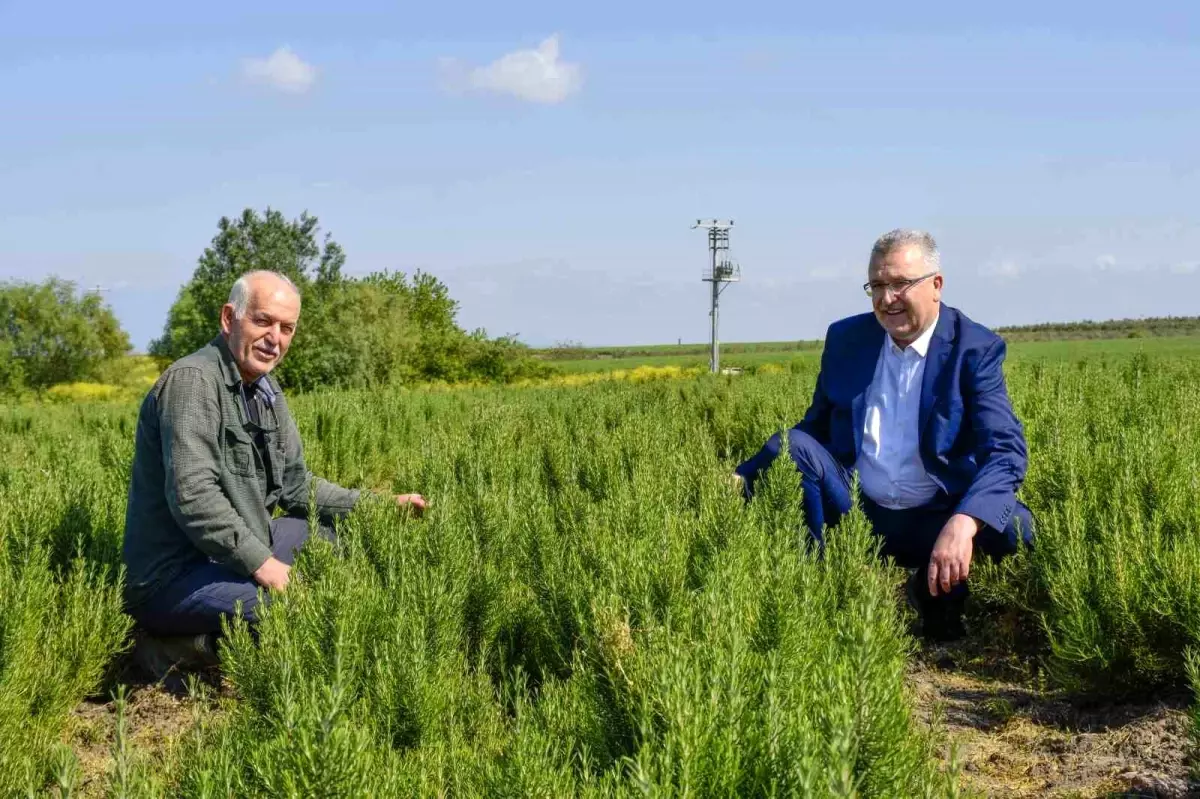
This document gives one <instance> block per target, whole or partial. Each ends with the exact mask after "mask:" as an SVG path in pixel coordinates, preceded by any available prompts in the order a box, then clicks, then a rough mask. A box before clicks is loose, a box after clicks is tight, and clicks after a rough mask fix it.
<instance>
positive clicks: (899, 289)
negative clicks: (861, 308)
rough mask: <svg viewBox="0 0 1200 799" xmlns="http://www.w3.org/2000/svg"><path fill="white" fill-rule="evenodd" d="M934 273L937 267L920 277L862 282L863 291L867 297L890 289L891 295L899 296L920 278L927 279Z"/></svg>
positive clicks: (881, 295) (918, 281)
mask: <svg viewBox="0 0 1200 799" xmlns="http://www.w3.org/2000/svg"><path fill="white" fill-rule="evenodd" d="M936 274H938V270H937V269H935V270H933V271H932V272H930V273H928V274H925V275H921V276H920V277H914V278H911V279H909V280H897V281H896V282H895V283H863V291H865V292H866V293H867V296H868V297H883V296H886V295H887V292H888V291H889V290H890V291H891V292H892V296H893V297H900V296H903V295H904V293H905V292H906V291H908V290H909V289H911V288H912V287H913V286H915V285H917V284H918V283H920V282H921V281H922V280H928V279H929V278H931V277H933V276H934V275H936Z"/></svg>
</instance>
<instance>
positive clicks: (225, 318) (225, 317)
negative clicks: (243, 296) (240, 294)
mask: <svg viewBox="0 0 1200 799" xmlns="http://www.w3.org/2000/svg"><path fill="white" fill-rule="evenodd" d="M231 330H233V305H232V304H231V303H228V302H227V303H225V304H224V305H223V306H221V332H222V333H224V334H225V335H227V336H228V335H229V331H231Z"/></svg>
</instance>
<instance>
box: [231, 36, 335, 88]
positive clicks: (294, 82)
mask: <svg viewBox="0 0 1200 799" xmlns="http://www.w3.org/2000/svg"><path fill="white" fill-rule="evenodd" d="M242 76H243V77H244V78H245V79H246V80H248V81H249V82H251V83H256V84H259V85H261V86H270V87H271V88H273V89H277V90H279V91H281V92H287V93H288V94H304V93H305V92H307V91H308V90H309V89H311V88H312V87H313V84H314V83H316V80H317V68H316V67H314V66H313V65H312V64H309V63H308V62H306V61H305V60H304V59H302V58H300V56H298V55H296V54H295V53H294V52H292V50H291V48H290V47H280V48H279V49H278V50H276V51H275V52H273V53H271V55H269V56H267V57H266V58H248V59H246V60H245V61H244V62H243V63H242Z"/></svg>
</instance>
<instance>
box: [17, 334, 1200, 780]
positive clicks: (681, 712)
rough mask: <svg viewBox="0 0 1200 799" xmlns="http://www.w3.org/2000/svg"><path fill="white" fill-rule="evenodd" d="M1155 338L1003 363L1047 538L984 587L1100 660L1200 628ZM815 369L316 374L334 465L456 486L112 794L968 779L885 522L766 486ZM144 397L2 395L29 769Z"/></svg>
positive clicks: (310, 603)
mask: <svg viewBox="0 0 1200 799" xmlns="http://www.w3.org/2000/svg"><path fill="white" fill-rule="evenodd" d="M1147 352H1148V353H1149V354H1145V353H1143V354H1137V355H1133V356H1127V357H1099V358H1087V359H1062V360H1059V359H1046V358H1034V357H1013V358H1011V359H1010V361H1009V365H1008V377H1009V388H1010V392H1011V394H1012V396H1013V400H1014V404H1015V406H1016V408H1017V412H1018V415H1019V416H1020V417H1021V419H1022V421H1023V422H1024V423H1025V427H1026V433H1027V436H1028V439H1029V448H1030V455H1031V457H1030V471H1029V476H1028V478H1027V480H1026V484H1025V487H1024V490H1023V492H1022V497H1023V499H1024V500H1025V501H1026V502H1027V503H1028V504H1029V505H1030V506H1031V507H1032V508H1033V510H1034V512H1035V514H1036V516H1037V519H1038V530H1037V533H1038V544H1037V547H1036V548H1035V549H1034V550H1033V551H1032V552H1030V553H1028V554H1027V555H1024V556H1022V557H1019V558H1016V559H1014V560H1012V561H1010V562H1008V563H1006V564H1005V565H1004V566H1002V567H999V568H989V569H982V570H980V572H979V573H978V575H974V573H973V578H972V586H973V590H974V593H975V596H976V599H977V605H978V607H979V608H980V609H981V613H982V614H983V617H984V618H985V619H986V617H987V616H988V614H993V615H999V614H1001V613H1006V614H1008V615H1009V616H1015V618H1016V619H1018V622H1019V623H1018V625H1017V627H1018V629H1017V631H1016V632H1014V633H1013V638H1014V641H1013V644H1014V646H1015V645H1017V641H1016V639H1017V638H1020V645H1021V646H1025V647H1029V646H1032V647H1033V649H1034V651H1035V652H1036V655H1035V656H1036V658H1037V659H1038V662H1039V663H1040V664H1041V667H1042V669H1043V671H1044V673H1045V674H1046V675H1048V677H1049V679H1050V680H1051V681H1052V683H1053V684H1054V685H1056V686H1061V687H1063V688H1066V689H1070V690H1074V691H1082V692H1093V693H1096V694H1110V693H1114V692H1125V691H1131V690H1142V691H1144V690H1146V689H1147V688H1152V687H1158V686H1178V685H1181V684H1185V683H1186V682H1187V680H1188V673H1189V667H1188V664H1189V653H1190V652H1191V648H1192V647H1193V646H1194V645H1195V644H1197V642H1198V641H1200V503H1198V502H1197V497H1200V482H1198V481H1200V396H1198V395H1197V391H1196V386H1200V355H1198V354H1183V355H1181V354H1180V353H1178V352H1171V353H1170V354H1169V355H1167V354H1163V355H1156V354H1154V352H1153V350H1152V349H1148V350H1147ZM814 378H815V363H814V364H813V365H812V368H803V369H795V370H792V371H789V372H787V373H780V374H757V375H741V376H736V377H723V378H719V379H718V378H712V377H709V376H702V377H681V378H670V379H654V380H648V381H646V382H641V383H635V382H630V381H596V382H592V383H589V384H586V385H581V386H543V387H536V386H535V387H520V388H507V389H483V388H478V389H446V390H410V391H399V390H397V391H383V392H373V393H368V392H363V393H317V394H311V395H307V396H303V397H297V398H295V399H294V400H293V401H292V406H293V409H294V410H295V412H296V415H297V418H298V421H299V423H300V426H301V430H302V433H303V435H304V438H305V444H306V450H307V456H308V460H309V464H310V467H311V468H312V469H313V471H314V472H317V473H318V474H322V475H324V476H327V477H329V478H331V479H334V480H337V481H338V482H340V483H342V484H344V485H351V486H361V487H370V488H376V489H382V490H395V491H409V490H416V491H421V492H422V493H424V494H425V495H426V496H427V497H429V498H431V500H432V502H433V505H432V509H431V511H430V512H429V513H428V514H427V515H426V516H425V518H423V519H419V520H417V519H412V518H408V517H406V516H404V515H402V514H400V513H399V512H397V511H395V510H393V509H390V508H385V507H382V506H375V507H364V508H363V509H362V510H360V511H356V512H355V513H354V514H353V515H352V516H351V517H350V518H349V519H347V520H346V522H345V523H344V524H343V525H342V526H341V528H340V530H339V540H338V543H337V544H336V545H329V544H321V545H314V546H312V547H310V548H309V549H307V550H306V551H305V552H304V553H303V555H302V557H301V560H300V564H299V569H300V575H301V579H300V580H299V581H298V582H296V583H295V584H294V585H293V586H292V587H291V588H290V589H289V591H288V592H287V594H286V595H285V596H284V597H282V598H281V599H280V600H279V601H277V602H275V603H274V604H273V606H272V607H271V608H270V610H269V611H268V612H267V614H266V617H265V620H264V622H263V624H262V625H261V628H260V630H259V635H258V637H257V640H254V639H252V638H251V636H250V635H249V634H248V632H247V631H246V630H245V629H244V628H241V627H236V628H235V629H233V630H232V632H231V635H230V636H229V638H228V639H227V640H226V642H225V644H224V648H223V652H222V655H223V673H224V681H225V686H224V689H223V690H222V691H221V696H220V698H211V699H210V700H209V701H207V702H197V703H196V705H195V707H196V716H197V717H196V720H195V723H194V724H192V725H190V726H189V728H188V729H187V730H186V731H185V732H184V733H183V734H181V735H180V737H179V738H178V739H177V740H175V741H173V742H172V743H171V745H170V746H169V747H167V748H165V749H163V750H161V751H157V752H155V753H153V754H151V753H147V752H139V751H138V750H137V749H136V747H132V748H128V749H126V748H122V750H121V751H119V752H118V753H116V756H115V757H114V763H113V766H112V768H111V769H110V770H109V772H108V773H107V774H106V775H105V778H104V790H105V791H106V792H108V793H109V794H111V795H118V796H154V795H161V796H197V797H200V796H207V797H217V796H220V797H226V796H268V795H271V796H281V795H282V796H362V795H395V796H402V795H431V794H436V795H456V796H476V795H499V796H528V795H538V796H575V795H581V796H609V795H648V794H649V795H659V796H668V795H670V796H674V795H693V796H711V795H763V796H767V795H772V796H773V795H805V796H956V795H959V794H960V790H961V789H960V785H959V775H958V773H957V770H956V768H955V767H954V764H953V763H952V762H948V761H947V760H946V759H945V758H944V757H943V756H942V754H941V753H942V752H944V751H945V747H944V743H945V742H944V741H941V740H940V739H939V732H938V730H937V729H936V727H935V728H934V729H932V730H931V729H929V728H927V727H926V726H925V725H923V724H921V723H919V722H918V720H917V718H916V716H915V714H914V705H913V697H912V695H911V691H910V690H909V688H908V686H907V685H906V681H905V670H906V666H907V663H908V659H909V656H910V655H911V653H912V651H913V648H914V646H915V644H914V643H913V641H912V640H911V638H910V637H909V634H908V631H907V624H906V613H907V611H906V610H905V609H904V607H903V605H902V603H901V600H900V599H899V595H900V592H899V590H898V589H899V585H900V582H901V580H902V579H903V575H902V574H901V573H900V572H899V571H898V570H894V569H889V568H887V567H886V566H883V565H879V564H878V563H876V561H875V559H874V557H873V553H872V551H871V541H870V536H869V529H868V527H867V525H866V523H865V520H864V519H863V518H862V517H861V516H858V515H852V516H851V517H849V520H848V521H847V522H846V523H845V524H844V525H843V526H842V527H841V528H840V529H839V530H837V531H835V532H834V533H833V534H832V535H831V536H830V537H829V540H830V544H829V547H828V549H827V551H826V554H825V557H824V558H823V559H821V560H818V559H816V558H815V557H813V556H812V554H811V553H809V552H807V551H806V550H805V548H804V547H803V546H802V539H801V535H800V528H801V519H800V503H799V496H798V481H797V480H796V475H795V474H794V472H793V471H791V470H790V469H789V468H787V466H786V464H783V463H780V464H778V468H776V469H774V470H773V471H772V474H771V476H770V478H769V481H768V485H767V487H766V488H765V489H764V490H763V491H762V492H761V493H760V495H759V496H758V497H757V498H756V499H755V501H754V502H753V503H751V504H749V505H746V504H744V503H743V502H742V500H741V499H740V497H739V496H738V494H737V493H736V491H735V490H734V489H733V487H732V486H731V485H730V482H729V473H730V470H731V468H732V466H733V465H734V464H736V462H738V461H739V460H740V459H741V458H743V457H745V456H746V455H748V454H750V453H751V452H753V451H754V450H755V449H756V448H757V447H758V446H759V445H760V444H761V442H762V441H763V440H764V439H765V438H766V437H767V436H768V435H770V434H771V433H772V432H774V431H776V430H778V429H779V428H780V427H785V426H790V425H791V424H793V423H794V422H795V420H796V419H798V418H799V416H800V415H801V414H802V413H803V411H804V409H805V407H806V406H807V403H808V399H809V397H810V396H811V390H812V385H813V380H814ZM136 412H137V407H136V405H135V404H127V403H122V404H90V405H82V404H81V405H74V406H39V407H11V408H4V409H0V795H5V796H7V795H13V794H18V795H24V794H26V793H32V794H37V793H40V792H51V793H52V794H54V795H70V794H72V792H73V791H75V790H76V789H77V788H78V783H79V764H78V762H77V760H76V754H75V753H74V752H73V751H72V749H71V748H70V747H69V746H67V745H66V743H65V735H64V730H65V727H66V725H67V723H68V720H69V718H70V714H71V712H72V709H73V708H74V707H75V706H76V705H77V704H78V703H79V702H80V700H81V699H83V698H84V697H85V696H87V695H89V694H94V693H97V692H105V693H107V692H111V691H113V690H114V688H115V687H116V683H117V682H118V681H119V680H118V678H117V676H115V675H118V674H119V673H120V672H119V670H118V666H119V664H120V663H121V661H122V659H123V653H124V652H125V651H126V650H127V649H128V646H129V632H130V630H129V622H128V621H127V620H126V618H125V617H124V616H123V615H122V614H121V611H120V600H119V580H120V579H121V575H120V568H119V565H120V540H121V529H122V526H123V519H124V507H125V492H126V490H127V485H128V473H129V465H130V459H131V457H132V452H133V429H134V421H135V418H136ZM1031 642H1032V643H1031ZM1190 662H1193V663H1194V662H1196V661H1195V659H1194V657H1192V659H1191V661H1190ZM1190 671H1191V672H1192V673H1193V674H1195V673H1196V671H1197V670H1196V669H1195V668H1192V669H1190Z"/></svg>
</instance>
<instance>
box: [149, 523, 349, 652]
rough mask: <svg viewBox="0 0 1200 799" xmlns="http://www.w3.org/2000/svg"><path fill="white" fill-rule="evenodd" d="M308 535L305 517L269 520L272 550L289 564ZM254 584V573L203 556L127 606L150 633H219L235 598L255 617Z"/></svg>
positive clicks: (325, 533)
mask: <svg viewBox="0 0 1200 799" xmlns="http://www.w3.org/2000/svg"><path fill="white" fill-rule="evenodd" d="M320 535H321V536H322V537H325V538H328V539H330V540H332V539H333V530H332V529H330V528H328V527H326V526H324V525H322V527H321V528H320ZM307 540H308V521H307V520H306V519H297V518H292V517H281V518H278V519H275V520H274V521H272V522H271V554H273V555H274V556H275V557H276V558H278V559H279V560H281V561H283V562H284V563H286V564H287V565H289V566H291V565H292V563H294V562H295V559H296V553H297V552H299V551H300V548H301V547H302V546H304V543H305V542H306V541H307ZM258 589H259V585H258V583H256V582H254V579H253V578H250V577H242V576H240V575H238V574H234V573H233V572H231V571H230V570H229V569H226V568H225V567H224V566H218V565H217V564H216V563H213V562H212V561H205V562H202V563H198V564H197V565H196V566H195V567H194V568H193V569H191V570H190V571H186V572H184V573H183V574H181V575H180V576H179V577H177V578H176V579H175V580H174V581H172V583H171V584H170V585H168V586H166V587H165V588H163V589H162V590H160V591H159V592H158V593H156V594H154V595H153V596H151V597H150V598H149V599H148V600H147V601H145V602H143V603H142V604H141V605H140V606H139V607H137V608H133V609H131V610H130V611H129V612H130V614H131V615H132V616H133V617H134V619H135V620H137V622H138V624H140V625H141V626H142V627H144V628H145V629H146V631H147V632H149V633H150V634H151V635H158V636H175V635H198V634H200V633H219V632H220V631H221V617H222V616H233V615H234V613H235V612H236V609H237V606H238V603H239V602H240V603H241V616H242V618H244V619H246V621H248V622H249V623H250V624H251V625H253V624H257V623H258V608H259V601H258ZM263 593H264V596H265V595H266V589H263Z"/></svg>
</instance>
